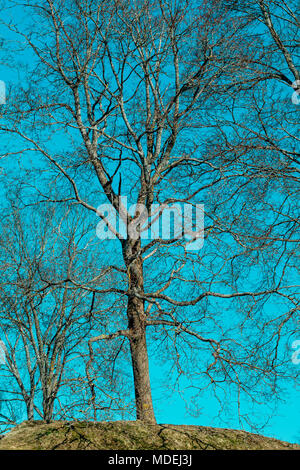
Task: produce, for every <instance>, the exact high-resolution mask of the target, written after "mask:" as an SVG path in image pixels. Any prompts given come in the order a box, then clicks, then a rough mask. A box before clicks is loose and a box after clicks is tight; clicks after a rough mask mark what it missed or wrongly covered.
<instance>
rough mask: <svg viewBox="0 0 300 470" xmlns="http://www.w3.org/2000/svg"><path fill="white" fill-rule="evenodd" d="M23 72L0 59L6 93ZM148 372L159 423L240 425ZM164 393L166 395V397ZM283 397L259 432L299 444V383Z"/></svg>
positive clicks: (9, 37)
mask: <svg viewBox="0 0 300 470" xmlns="http://www.w3.org/2000/svg"><path fill="white" fill-rule="evenodd" d="M13 11H14V13H13V15H14V18H15V19H17V20H19V21H20V20H22V18H20V11H18V8H17V7H15V8H14V10H13ZM0 36H1V37H2V38H3V39H4V43H3V46H4V49H5V50H7V51H8V53H9V54H10V55H12V56H13V57H17V60H16V63H21V62H27V63H28V65H29V66H30V65H31V64H32V55H31V54H30V53H29V52H26V53H19V52H16V53H15V52H14V50H13V48H15V43H14V42H13V39H14V35H13V34H12V33H9V32H7V30H5V29H3V30H2V31H1V34H0ZM24 74H26V72H25V70H22V69H21V68H19V67H18V66H16V65H13V66H11V65H10V64H9V63H7V64H2V63H1V61H0V81H1V80H2V81H3V82H4V83H5V84H6V90H7V93H9V89H10V85H13V86H15V84H16V83H23V77H25V75H24ZM0 83H1V82H0ZM0 98H1V85H0ZM0 115H1V112H0ZM0 153H1V149H0ZM27 164H28V163H27ZM3 165H4V166H5V167H6V169H9V168H11V165H12V163H11V162H7V163H6V162H5V163H3ZM1 166H2V162H0V167H1ZM99 202H100V201H99ZM292 353H293V350H292V349H291V356H292ZM294 367H300V365H294ZM150 372H151V382H152V387H153V398H154V406H155V411H156V418H157V421H158V422H159V423H174V424H183V423H184V424H194V425H203V426H215V427H227V428H228V427H232V428H240V424H239V421H238V419H237V413H236V409H235V407H234V406H232V407H231V410H232V412H231V413H230V414H228V415H225V416H222V419H221V418H220V417H217V416H216V415H217V410H218V404H217V402H216V400H215V398H214V397H213V396H212V394H211V392H210V391H206V392H205V393H204V394H203V396H202V399H201V400H200V402H199V407H200V408H201V414H200V415H199V416H198V417H195V418H194V417H192V416H190V415H189V414H188V413H187V411H186V408H185V403H184V400H183V399H182V398H180V397H179V396H178V395H177V394H172V393H170V392H165V391H164V390H163V389H162V387H161V386H160V384H161V383H162V382H163V380H164V377H165V372H164V367H161V365H159V364H156V363H154V362H153V361H150ZM166 396H167V397H168V398H167V400H166ZM183 397H184V398H185V399H186V400H187V402H188V401H189V395H188V394H187V392H185V394H184V395H183ZM283 398H284V402H283V403H282V404H280V405H279V407H278V409H277V412H276V415H274V416H271V418H270V420H269V423H268V425H267V426H266V427H265V429H264V430H263V431H262V434H265V435H266V436H270V437H275V438H278V439H282V440H285V441H290V442H298V443H300V394H299V384H298V386H297V385H296V384H294V386H293V385H292V384H291V386H290V387H289V388H288V389H287V390H286V391H285V392H284V394H283ZM166 403H167V404H166ZM245 406H246V407H247V404H245ZM259 413H261V414H262V415H264V414H267V404H266V406H262V407H261V408H260V410H259ZM245 429H246V430H249V429H247V427H245Z"/></svg>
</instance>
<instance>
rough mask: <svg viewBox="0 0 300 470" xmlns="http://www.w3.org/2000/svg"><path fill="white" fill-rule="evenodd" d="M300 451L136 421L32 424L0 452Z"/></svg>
mask: <svg viewBox="0 0 300 470" xmlns="http://www.w3.org/2000/svg"><path fill="white" fill-rule="evenodd" d="M4 449H6V450H77V449H82V450H105V449H106V450H121V449H122V450H124V449H125V450H138V449H144V450H171V449H173V450H231V449H239V450H291V449H297V450H300V446H299V445H296V444H289V443H287V442H282V441H278V440H276V439H272V438H268V437H263V436H260V435H258V434H252V433H247V432H245V431H236V430H232V429H220V428H209V427H202V426H188V425H171V424H160V425H146V424H143V423H141V422H138V421H115V422H99V423H92V422H84V421H81V422H65V421H55V422H52V423H50V424H46V423H44V422H43V421H34V422H28V421H25V422H24V423H22V424H20V425H19V426H16V427H15V428H14V429H13V430H12V431H10V432H9V433H7V434H5V435H4V436H3V437H2V439H1V440H0V450H4Z"/></svg>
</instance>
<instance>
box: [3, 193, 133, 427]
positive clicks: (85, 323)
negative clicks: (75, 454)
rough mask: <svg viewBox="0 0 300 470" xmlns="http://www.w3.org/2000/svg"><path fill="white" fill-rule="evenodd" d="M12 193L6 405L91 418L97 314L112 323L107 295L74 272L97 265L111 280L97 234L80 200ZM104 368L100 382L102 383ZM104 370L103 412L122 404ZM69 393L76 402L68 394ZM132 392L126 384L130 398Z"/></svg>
mask: <svg viewBox="0 0 300 470" xmlns="http://www.w3.org/2000/svg"><path fill="white" fill-rule="evenodd" d="M10 198H11V199H12V202H11V207H10V209H9V207H6V209H5V214H6V216H5V218H4V219H3V221H2V225H1V240H0V253H1V254H0V259H1V290H0V305H1V314H0V328H1V332H0V337H1V340H2V342H3V343H2V344H3V345H4V348H5V349H4V353H5V358H4V359H5V361H3V364H2V371H1V379H2V380H1V385H2V386H1V388H2V390H1V392H2V394H3V399H2V403H3V404H4V403H5V406H3V410H2V411H3V413H4V409H5V410H6V411H7V410H8V407H9V406H13V408H14V410H16V409H17V408H18V407H17V406H15V405H16V404H18V403H20V404H21V403H24V404H25V406H26V415H27V419H28V420H32V419H34V417H35V416H38V417H40V418H42V419H43V420H45V421H47V422H49V421H50V420H51V419H53V418H55V417H62V416H63V417H64V418H66V417H68V418H69V419H70V417H72V416H75V414H76V413H77V419H78V417H79V416H83V417H85V418H86V419H89V418H91V417H92V416H94V412H93V409H92V405H91V398H90V389H89V381H88V378H87V377H86V364H87V362H88V349H87V338H88V337H89V336H90V335H91V334H92V332H93V330H94V328H95V318H96V319H97V329H98V330H99V325H100V324H101V325H102V329H103V332H105V331H106V327H105V302H106V301H105V298H104V297H103V296H102V297H100V296H98V297H96V296H95V294H94V293H93V292H90V291H88V290H87V289H85V290H83V289H81V288H80V287H77V286H75V285H74V283H71V278H72V279H75V278H76V276H79V277H80V279H81V282H83V281H84V280H85V279H87V276H86V274H85V272H86V268H87V267H88V266H89V265H90V267H89V270H88V275H89V276H93V275H94V278H96V285H101V284H102V285H103V286H104V281H103V282H102V276H101V269H100V270H99V268H98V267H95V266H93V265H92V264H93V263H92V259H93V256H94V253H93V251H92V249H93V239H94V238H95V235H94V234H93V233H91V232H90V228H89V226H88V225H87V224H86V223H85V222H84V220H83V218H82V214H80V211H78V210H75V209H74V208H67V209H66V210H64V208H63V207H59V208H58V207H55V206H50V207H49V206H45V205H43V206H41V205H39V204H36V203H35V204H33V203H31V204H29V205H28V206H26V205H25V204H24V200H22V198H21V197H20V194H19V197H16V196H15V195H14V197H12V194H11V195H10ZM31 199H32V198H31ZM58 209H59V210H58ZM87 247H90V250H87ZM87 255H88V256H87ZM95 264H96V263H95ZM107 277H108V276H107V274H106V278H107ZM112 321H113V315H112V313H111V312H110V322H112ZM107 354H110V355H111V356H112V357H113V350H112V349H111V348H109V350H108V351H107ZM101 356H102V355H99V359H100V357H101ZM100 372H101V370H100ZM100 372H99V373H98V383H99V385H98V388H100V387H101V383H103V378H102V382H101V375H100ZM103 375H104V374H103V371H102V376H103ZM105 378H106V392H103V387H102V388H100V390H99V391H98V393H97V397H98V398H97V400H95V404H96V405H97V407H98V408H97V409H98V411H99V410H100V412H102V415H104V412H105V411H107V412H109V410H110V409H111V408H114V410H116V409H117V410H120V406H121V405H120V402H121V400H120V399H118V396H117V393H116V386H115V384H111V386H109V384H108V381H107V379H108V375H107V374H106V377H105ZM82 394H83V395H84V400H83V398H82ZM70 396H72V406H71V407H70V406H69V400H67V399H66V397H70ZM125 396H126V394H125V393H124V392H123V402H124V399H125ZM123 407H124V405H123ZM75 410H76V411H75ZM4 414H5V413H4ZM3 416H4V415H3ZM98 416H99V413H98ZM19 419H20V416H19ZM9 421H11V419H10V420H9ZM14 421H15V420H14Z"/></svg>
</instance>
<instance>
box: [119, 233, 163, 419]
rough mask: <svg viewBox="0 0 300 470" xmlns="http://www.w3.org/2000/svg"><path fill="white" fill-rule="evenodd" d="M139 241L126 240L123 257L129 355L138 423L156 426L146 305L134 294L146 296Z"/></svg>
mask: <svg viewBox="0 0 300 470" xmlns="http://www.w3.org/2000/svg"><path fill="white" fill-rule="evenodd" d="M139 249H140V241H137V240H126V241H125V242H124V245H123V255H124V260H125V264H126V267H127V273H128V281H129V296H128V304H127V317H128V329H129V331H130V335H129V341H130V352H131V360H132V369H133V377H134V390H135V402H136V417H137V419H139V420H141V421H144V422H147V423H151V424H155V423H156V420H155V415H154V410H153V403H152V395H151V386H150V375H149V361H148V351H147V342H146V327H145V319H146V317H145V311H144V301H143V300H142V299H140V298H138V297H137V296H136V295H135V292H138V293H140V294H142V293H143V292H144V281H143V261H142V258H141V257H140V256H138V251H139Z"/></svg>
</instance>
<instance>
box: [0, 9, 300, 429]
mask: <svg viewBox="0 0 300 470" xmlns="http://www.w3.org/2000/svg"><path fill="white" fill-rule="evenodd" d="M25 4H26V8H28V9H29V10H28V11H30V12H31V15H30V20H29V22H28V28H27V30H26V25H23V27H21V28H20V27H17V26H16V25H15V24H13V23H10V24H8V27H9V28H10V30H11V31H12V32H13V33H16V34H18V35H20V37H21V39H22V41H23V42H25V43H26V45H27V48H28V51H29V50H30V51H31V53H32V54H33V58H34V64H35V65H34V67H32V66H30V65H29V70H31V73H30V72H29V71H28V73H27V75H26V81H27V86H24V87H18V90H16V91H15V93H12V94H11V96H10V97H9V103H8V106H7V109H6V113H5V116H4V119H5V120H4V124H3V125H2V126H1V131H2V133H3V134H4V138H5V136H6V137H7V136H10V135H13V136H14V138H15V139H16V141H15V143H14V149H15V150H13V152H16V153H22V155H24V154H26V152H27V153H28V155H30V156H32V158H33V159H34V161H35V162H37V165H41V166H42V167H43V165H44V163H43V162H44V161H45V162H48V163H49V165H50V168H51V172H52V177H53V178H54V177H55V178H56V179H59V181H60V183H61V187H62V188H63V190H62V193H61V197H59V198H53V196H52V195H51V194H47V195H46V194H45V191H43V190H42V189H40V193H41V194H42V195H41V198H42V199H43V198H44V199H48V200H52V201H55V200H56V201H57V202H62V201H64V202H68V203H70V204H71V203H74V202H75V203H77V204H80V205H82V206H83V207H85V208H86V209H87V210H89V211H91V212H93V213H95V214H96V213H97V207H98V204H100V202H104V201H105V199H106V201H107V202H109V203H110V205H111V207H112V208H113V210H114V211H115V212H116V214H117V217H118V219H119V220H120V221H121V222H122V223H123V224H124V225H125V226H126V227H135V228H137V229H138V227H139V224H140V225H141V223H142V222H141V219H140V217H141V210H142V209H141V208H143V207H146V208H147V210H148V211H149V213H150V215H153V214H151V208H152V207H153V206H152V205H153V203H157V204H159V205H161V206H163V205H170V204H174V203H180V204H183V203H185V204H186V205H190V206H191V207H193V206H194V205H195V204H197V203H199V202H203V203H204V204H205V220H206V227H205V233H206V239H205V244H204V248H203V249H202V250H200V251H195V252H193V251H192V250H190V249H189V248H190V247H189V246H188V245H189V243H187V241H186V240H184V239H179V238H178V236H174V237H173V239H171V240H165V239H163V237H159V236H158V237H157V236H156V237H155V239H154V240H151V241H148V242H147V241H145V240H143V237H142V236H141V232H140V230H139V229H138V230H133V231H130V230H129V232H128V236H127V237H126V238H124V234H123V233H122V231H120V229H118V227H112V225H110V226H109V229H111V230H112V232H113V235H114V237H115V240H114V241H112V242H111V244H112V246H114V247H116V250H117V249H118V248H117V243H118V242H119V243H118V246H119V252H117V251H116V252H115V254H116V255H115V260H116V263H114V265H112V266H111V267H110V269H111V270H113V271H114V272H115V273H116V274H118V276H119V278H118V283H113V284H112V286H111V289H110V293H111V294H114V295H115V296H120V298H122V299H123V298H127V305H126V309H124V314H125V318H122V321H120V323H121V324H122V325H124V319H125V320H126V323H127V324H126V325H125V326H122V327H121V328H119V329H117V330H116V331H112V332H111V333H109V334H101V335H95V336H93V337H91V338H90V339H89V349H90V363H89V366H90V367H91V366H92V363H93V360H94V350H93V345H94V343H95V342H98V341H102V340H114V339H116V338H122V339H124V340H126V341H128V342H129V346H130V353H131V361H132V370H133V377H134V389H135V401H136V414H137V418H138V419H141V420H143V421H146V422H150V423H154V422H155V416H154V410H153V403H152V396H151V387H150V378H149V359H148V350H147V342H146V330H147V331H149V338H152V339H157V340H158V341H161V342H163V344H166V345H170V346H172V355H173V359H174V361H175V364H176V366H177V369H178V373H179V377H181V376H183V375H184V374H187V372H186V371H187V370H189V375H190V377H191V378H196V389H201V390H203V389H205V388H206V387H208V386H211V387H212V388H213V390H215V392H216V393H217V391H218V390H219V389H220V390H221V391H222V389H223V386H224V385H225V384H228V385H229V386H230V385H231V386H233V387H234V389H235V390H236V393H237V403H238V409H239V412H240V414H241V415H242V411H241V405H240V402H241V398H242V397H246V398H247V399H249V398H251V399H253V400H254V401H259V398H260V397H261V396H262V393H263V392H264V393H265V396H266V397H270V396H274V395H275V390H276V384H277V382H278V380H279V379H281V380H283V379H284V378H291V377H293V376H295V375H297V373H296V372H297V371H296V370H295V368H294V369H293V368H292V367H289V366H290V360H289V352H288V351H287V354H285V351H284V346H285V345H286V341H287V339H286V338H287V337H288V335H289V334H290V333H291V332H295V331H296V329H297V320H296V312H297V310H298V298H297V291H296V289H295V287H294V285H295V282H294V278H295V275H296V264H295V261H293V260H295V246H296V243H297V241H298V240H297V236H296V230H297V227H296V224H295V223H294V222H295V221H294V219H293V218H292V215H291V206H290V204H292V203H293V201H294V196H293V194H292V193H294V190H295V184H296V181H297V175H295V174H294V173H295V172H296V168H295V166H294V154H293V152H294V151H293V150H292V149H293V148H294V147H295V142H296V141H297V137H296V136H295V135H293V134H291V133H290V127H291V126H290V123H288V124H287V127H286V129H285V133H286V140H285V142H286V145H287V147H288V148H285V147H284V146H283V140H281V141H280V143H278V140H277V136H278V132H280V125H279V122H280V119H281V116H282V114H281V111H280V110H279V109H278V107H276V106H275V105H274V107H273V108H272V113H273V114H272V115H271V114H269V115H268V114H267V113H265V112H263V113H262V109H263V108H264V111H265V110H266V109H267V107H266V106H265V105H266V101H267V97H268V99H269V96H270V93H269V91H267V92H266V93H264V90H266V89H267V90H271V89H272V87H273V90H275V91H277V90H278V87H279V86H281V84H283V85H284V84H285V86H287V89H288V90H289V91H291V83H292V82H293V81H294V79H295V78H297V76H298V75H297V73H298V72H297V67H296V65H295V61H294V60H293V59H292V58H291V56H292V52H293V51H292V49H293V45H286V44H285V43H286V40H285V39H284V40H283V39H280V38H279V33H277V32H276V30H275V27H274V26H273V23H272V21H271V16H270V15H271V13H270V9H271V8H273V9H274V10H273V15H274V16H276V21H277V20H278V21H282V20H280V18H279V19H278V15H277V12H278V8H279V7H278V6H277V5H276V4H275V3H274V4H273V3H272V4H271V2H249V4H248V6H249V9H248V10H247V8H246V9H245V8H241V4H240V2H226V1H217V0H205V1H203V2H201V3H200V4H199V2H194V1H192V0H186V1H176V0H175V1H167V2H161V1H159V0H153V1H152V2H148V1H144V0H136V1H134V2H123V1H119V0H115V1H109V2H108V1H106V0H102V1H98V2H91V1H89V0H85V1H76V0H72V1H70V0H68V1H54V0H44V1H43V2H38V3H35V2H25ZM287 9H288V7H287V6H285V8H284V10H285V11H287ZM25 11H27V10H25ZM288 14H289V15H290V17H291V18H292V19H293V23H292V26H291V28H292V29H293V31H294V22H295V21H296V13H294V12H292V11H291V10H288ZM32 18H34V21H35V23H32V21H31V19H32ZM288 23H289V22H287V24H288ZM262 24H264V27H266V28H267V32H268V35H263V33H262V30H261V27H262V26H261V25H262ZM272 41H273V42H272ZM292 41H294V39H292ZM274 42H275V44H276V47H277V49H276V51H275V52H274V47H273V48H272V44H273V43H274ZM26 50H27V49H26ZM277 54H281V57H283V58H284V60H285V63H286V64H287V66H288V69H289V70H287V71H285V70H283V69H279V70H278V67H277V65H275V64H274V63H273V62H274V60H276V57H277ZM286 74H288V75H286ZM270 99H271V98H270ZM267 104H268V103H267ZM289 105H290V106H293V105H292V103H291V102H289ZM268 109H269V108H268ZM292 112H294V108H293V111H292ZM247 115H248V117H247ZM286 118H287V121H288V113H287V114H286ZM272 119H275V120H276V119H277V123H278V126H277V128H273V126H272V124H271V122H273V121H272ZM266 126H267V128H266ZM270 133H271V134H272V137H270V135H269V134H270ZM262 140H263V142H264V145H262V144H261V142H262ZM270 140H271V143H270ZM23 141H25V142H26V147H25V148H24V147H23V146H22V142H23ZM278 146H279V147H278ZM20 149H21V150H20ZM11 152H12V150H11V149H8V150H7V152H6V154H7V155H9V154H10V153H11ZM3 153H5V152H3ZM278 153H280V158H281V159H280V161H278V160H277V155H278ZM274 174H276V178H277V179H274V177H273V175H274ZM63 181H64V182H65V185H63ZM287 187H289V188H290V189H289V190H288V191H289V192H288V193H287V194H286V193H284V192H283V191H285V189H286V188H287ZM122 196H127V197H128V201H129V203H130V204H135V205H136V206H135V211H134V212H129V211H128V209H127V207H126V206H125V203H124V198H122ZM98 215H100V217H101V218H102V219H103V221H104V222H107V217H106V215H105V213H104V212H101V211H100V212H99V211H98ZM282 219H284V220H282ZM290 223H291V224H292V228H291V230H287V227H289V224H290ZM290 247H291V248H290ZM119 260H120V261H121V263H122V264H119ZM71 282H73V283H74V282H76V284H77V285H79V286H80V287H81V288H82V289H85V290H89V291H92V292H95V293H98V294H101V293H103V289H101V287H100V288H98V287H95V286H90V285H89V283H88V282H84V281H82V280H80V279H77V280H74V279H71ZM105 292H107V291H106V290H105ZM268 305H269V307H268ZM274 305H277V307H276V308H278V314H276V315H275V314H274V315H270V308H274V307H273V306H274ZM158 328H159V330H158ZM152 344H153V341H151V339H150V346H151V347H152ZM167 349H168V348H167ZM167 349H166V350H167ZM168 357H169V358H170V357H172V356H170V355H169V356H168ZM190 365H192V367H190V368H189V366H190ZM88 370H89V367H88ZM88 373H89V372H88ZM91 380H92V379H91ZM198 380H200V384H199V383H198ZM193 383H194V384H195V382H193Z"/></svg>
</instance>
